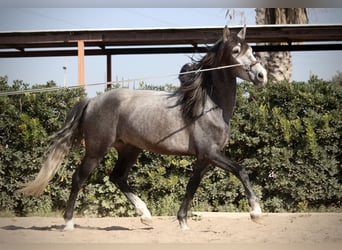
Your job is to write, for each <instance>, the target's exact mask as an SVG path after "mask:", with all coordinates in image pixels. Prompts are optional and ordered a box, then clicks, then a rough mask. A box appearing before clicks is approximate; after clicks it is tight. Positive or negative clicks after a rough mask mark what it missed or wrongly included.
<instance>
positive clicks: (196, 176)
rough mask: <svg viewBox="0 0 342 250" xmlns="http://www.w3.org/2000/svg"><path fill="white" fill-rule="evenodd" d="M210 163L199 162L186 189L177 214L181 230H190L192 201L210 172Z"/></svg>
mask: <svg viewBox="0 0 342 250" xmlns="http://www.w3.org/2000/svg"><path fill="white" fill-rule="evenodd" d="M208 165H209V162H208V161H205V160H201V161H200V160H197V161H196V164H195V166H194V170H193V173H192V176H191V178H190V180H189V182H188V185H187V187H186V193H185V197H184V200H183V202H182V205H181V206H180V208H179V210H178V214H177V219H178V221H179V225H180V228H181V229H183V230H186V229H189V227H188V224H187V215H188V208H189V204H190V202H191V200H192V199H193V198H194V195H195V192H196V190H197V188H198V186H199V184H200V183H201V180H202V178H203V175H204V174H205V173H206V172H207V170H208Z"/></svg>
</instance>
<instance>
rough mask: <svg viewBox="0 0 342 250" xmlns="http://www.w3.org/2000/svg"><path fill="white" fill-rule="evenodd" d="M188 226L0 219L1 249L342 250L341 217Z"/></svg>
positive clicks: (238, 217)
mask: <svg viewBox="0 0 342 250" xmlns="http://www.w3.org/2000/svg"><path fill="white" fill-rule="evenodd" d="M188 222H189V226H190V230H187V231H182V230H180V229H179V228H178V222H177V221H176V218H175V217H154V218H153V228H152V227H148V226H144V225H143V224H141V223H140V220H139V218H135V217H130V218H75V224H76V229H75V230H74V231H72V232H65V231H63V230H62V229H63V225H64V221H63V219H62V218H49V217H47V218H45V217H28V218H18V217H16V218H0V246H6V248H7V249H15V247H16V246H25V248H24V249H30V246H32V245H35V246H39V245H38V244H44V243H46V244H63V245H65V246H66V247H67V245H68V244H79V245H78V246H80V244H81V245H82V246H89V244H109V243H110V244H113V243H124V244H127V243H172V244H178V243H191V244H197V243H225V244H224V245H228V244H233V245H234V244H243V245H254V244H257V245H259V246H263V245H265V246H266V245H270V244H281V245H284V244H285V245H291V246H296V245H297V246H298V245H301V244H309V245H312V246H322V247H323V246H326V245H327V246H329V247H338V246H340V247H341V246H342V213H324V214H315V213H312V214H265V215H264V218H263V222H262V224H256V223H253V222H252V221H251V220H250V218H249V215H248V214H247V213H238V214H235V213H233V214H227V213H225V214H212V213H211V214H206V213H204V214H202V215H201V216H199V217H198V219H197V220H194V219H189V221H188ZM84 243H87V244H84ZM36 244H37V245H36ZM329 247H328V248H326V247H324V249H325V250H327V249H329ZM35 248H36V249H37V247H35ZM67 248H68V247H67ZM1 249H4V248H2V247H1ZM82 249H84V247H82ZM113 249H115V248H113ZM116 249H118V248H116ZM149 249H150V248H149ZM197 249H198V248H197ZM336 249H338V248H336ZM341 249H342V248H341ZM49 250H50V249H49Z"/></svg>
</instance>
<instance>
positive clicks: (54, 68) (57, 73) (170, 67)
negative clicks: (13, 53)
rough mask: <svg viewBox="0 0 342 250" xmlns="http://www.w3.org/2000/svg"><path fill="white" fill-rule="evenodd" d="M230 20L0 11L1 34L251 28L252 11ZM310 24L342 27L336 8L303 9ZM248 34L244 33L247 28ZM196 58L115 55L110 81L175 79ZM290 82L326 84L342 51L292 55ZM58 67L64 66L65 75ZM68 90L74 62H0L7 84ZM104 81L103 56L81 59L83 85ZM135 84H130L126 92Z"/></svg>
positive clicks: (135, 12) (218, 15) (193, 13)
mask: <svg viewBox="0 0 342 250" xmlns="http://www.w3.org/2000/svg"><path fill="white" fill-rule="evenodd" d="M230 11H231V13H233V12H234V13H235V15H234V16H235V17H234V19H233V20H230V19H229V18H227V17H226V12H227V9H225V8H159V9H158V8H77V9H72V8H0V32H1V31H28V30H59V29H61V30H64V29H115V28H152V27H196V26H222V27H224V25H226V24H228V26H229V25H231V26H235V25H243V24H246V25H255V11H254V9H253V8H243V9H239V8H234V9H230ZM308 13H309V23H311V24H331V23H334V24H342V8H340V9H338V8H337V9H329V8H325V9H309V10H308ZM247 35H248V29H247ZM192 56H195V57H197V58H198V57H199V56H200V55H191V54H177V55H163V54H162V55H148V54H147V55H116V56H112V79H113V81H114V80H123V79H125V80H127V79H135V78H139V79H143V78H146V77H154V76H163V75H170V74H177V73H178V72H179V70H180V68H181V67H182V65H184V64H185V63H187V62H189V61H190V59H189V57H192ZM292 57H293V80H296V81H306V80H308V79H309V78H310V75H311V74H315V75H317V76H318V77H320V78H323V79H326V80H329V79H331V77H332V76H333V75H334V74H336V72H337V71H342V66H341V65H342V51H314V52H292ZM63 66H66V67H67V70H66V72H65V71H64V70H63ZM65 73H66V83H67V85H68V86H73V85H77V81H78V79H77V78H78V66H77V57H46V58H45V57H43V58H0V76H5V75H7V76H8V78H9V83H12V82H13V80H23V81H24V82H26V83H29V84H44V83H46V82H47V81H50V80H53V81H55V82H56V83H57V85H60V86H62V85H63V84H64V76H65V75H64V74H65ZM105 81H106V57H105V56H86V57H85V82H86V84H87V83H100V82H105ZM145 82H146V83H147V84H154V85H163V84H173V85H179V82H178V79H177V77H176V76H175V77H165V78H159V79H152V80H146V81H145ZM133 84H135V86H138V85H139V81H135V82H131V83H130V87H133ZM86 89H87V93H88V96H94V95H96V93H97V92H103V91H104V89H105V85H100V86H96V87H87V88H86Z"/></svg>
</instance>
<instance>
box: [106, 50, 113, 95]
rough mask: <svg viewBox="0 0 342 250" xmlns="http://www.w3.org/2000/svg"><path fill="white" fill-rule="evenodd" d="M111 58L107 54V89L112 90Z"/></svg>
mask: <svg viewBox="0 0 342 250" xmlns="http://www.w3.org/2000/svg"><path fill="white" fill-rule="evenodd" d="M111 82H112V56H111V55H110V54H107V89H108V90H109V89H111V88H112V83H111Z"/></svg>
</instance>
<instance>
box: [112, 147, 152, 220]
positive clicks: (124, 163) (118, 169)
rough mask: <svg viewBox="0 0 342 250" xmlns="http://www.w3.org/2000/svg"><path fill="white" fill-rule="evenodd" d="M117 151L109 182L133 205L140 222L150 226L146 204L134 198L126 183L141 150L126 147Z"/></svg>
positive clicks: (149, 215) (136, 197)
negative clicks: (116, 158) (117, 156)
mask: <svg viewBox="0 0 342 250" xmlns="http://www.w3.org/2000/svg"><path fill="white" fill-rule="evenodd" d="M117 150H118V155H119V158H118V160H117V162H116V164H115V167H114V169H113V172H112V173H111V175H110V180H111V181H112V182H113V183H114V184H115V185H116V186H117V187H118V188H119V189H120V190H121V191H122V192H123V193H124V194H125V195H126V197H127V199H128V200H129V201H130V202H131V203H132V204H133V205H134V207H135V209H136V210H137V212H138V214H139V215H141V217H140V219H141V222H142V223H144V224H146V225H151V223H152V218H151V213H150V211H149V210H148V209H147V206H146V204H145V203H144V202H143V201H142V200H141V199H140V198H139V197H138V196H136V195H135V194H134V193H133V191H132V189H131V187H130V186H129V185H128V183H127V177H128V172H129V170H130V169H131V167H132V166H133V164H134V163H135V162H136V160H137V158H138V155H139V154H140V152H141V149H139V148H136V147H133V146H130V145H126V146H123V147H121V148H119V149H117Z"/></svg>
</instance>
